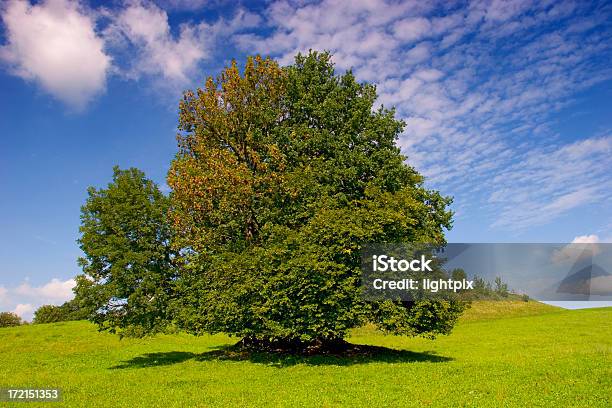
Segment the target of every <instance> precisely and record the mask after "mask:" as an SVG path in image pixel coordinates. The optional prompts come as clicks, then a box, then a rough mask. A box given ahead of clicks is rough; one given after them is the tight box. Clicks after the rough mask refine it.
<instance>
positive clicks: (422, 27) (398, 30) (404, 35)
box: [393, 17, 431, 42]
mask: <svg viewBox="0 0 612 408" xmlns="http://www.w3.org/2000/svg"><path fill="white" fill-rule="evenodd" d="M393 32H394V33H395V36H396V37H397V38H398V39H399V40H402V41H406V42H410V41H416V40H419V39H421V38H423V37H426V36H428V35H431V23H430V22H429V20H428V19H426V18H423V17H415V18H407V19H404V20H400V21H398V22H396V23H395V25H394V26H393Z"/></svg>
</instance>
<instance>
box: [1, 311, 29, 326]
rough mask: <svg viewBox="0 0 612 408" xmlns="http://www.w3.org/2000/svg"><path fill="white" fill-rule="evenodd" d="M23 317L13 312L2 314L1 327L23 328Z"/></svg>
mask: <svg viewBox="0 0 612 408" xmlns="http://www.w3.org/2000/svg"><path fill="white" fill-rule="evenodd" d="M22 324H23V321H22V320H21V317H19V316H17V314H15V313H13V312H0V327H12V326H21V325H22Z"/></svg>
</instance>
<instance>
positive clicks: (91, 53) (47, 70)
mask: <svg viewBox="0 0 612 408" xmlns="http://www.w3.org/2000/svg"><path fill="white" fill-rule="evenodd" d="M2 20H3V22H4V25H5V27H6V38H7V43H6V44H5V45H4V46H2V48H0V59H1V60H2V61H4V63H5V64H8V66H9V69H10V70H11V72H12V73H13V74H15V75H17V76H19V77H21V78H23V79H25V80H29V81H30V80H31V81H34V82H36V83H38V84H39V85H40V86H41V87H42V88H43V89H44V90H45V91H46V92H48V93H50V94H51V95H53V96H55V97H56V98H57V99H59V100H61V101H62V102H64V103H66V104H67V105H68V106H70V107H71V108H72V109H75V110H81V109H83V108H84V107H85V106H86V105H87V103H88V102H89V101H91V99H92V98H93V97H94V96H96V95H97V94H99V93H100V92H102V91H103V90H104V88H105V85H106V76H107V73H108V70H109V68H110V66H111V57H110V56H108V55H107V54H106V53H105V51H104V42H103V40H102V39H101V38H100V37H99V36H98V35H97V34H96V32H95V21H94V19H93V18H92V17H90V16H88V15H87V14H86V13H85V11H84V10H83V9H81V8H80V7H79V6H78V5H77V3H76V2H73V1H69V0H46V1H43V2H42V3H40V4H36V5H30V4H29V2H27V1H19V0H12V1H10V2H8V3H7V4H6V5H5V6H4V8H3V10H2Z"/></svg>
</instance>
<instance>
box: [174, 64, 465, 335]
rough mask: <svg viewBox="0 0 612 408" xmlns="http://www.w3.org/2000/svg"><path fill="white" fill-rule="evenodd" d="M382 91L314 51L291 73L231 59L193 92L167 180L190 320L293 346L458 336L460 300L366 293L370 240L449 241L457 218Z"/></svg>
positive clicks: (181, 311) (184, 322)
mask: <svg viewBox="0 0 612 408" xmlns="http://www.w3.org/2000/svg"><path fill="white" fill-rule="evenodd" d="M376 97H377V95H376V89H375V87H374V86H373V85H369V84H363V83H359V82H357V81H356V80H355V77H354V76H353V75H352V73H351V72H347V73H344V74H342V75H337V74H336V73H335V72H334V67H333V64H332V63H331V61H330V55H329V54H327V53H315V52H312V53H309V54H308V55H298V56H297V57H296V60H295V63H294V64H293V65H291V66H288V67H285V68H281V67H279V66H278V65H277V64H276V62H274V61H273V60H270V59H262V58H259V57H256V58H249V59H248V60H247V63H246V66H245V68H244V70H243V72H240V70H239V68H238V67H237V64H236V63H235V62H234V63H232V65H231V66H230V67H228V68H227V69H225V70H224V71H223V73H222V74H221V76H220V77H219V78H218V79H217V80H214V79H212V78H209V79H208V81H207V82H206V85H205V87H204V88H203V89H197V90H196V91H192V92H187V93H186V94H185V96H184V99H183V101H182V102H181V104H180V120H179V128H180V130H181V133H180V135H179V153H178V154H177V156H176V158H175V159H174V161H173V162H172V166H171V169H170V172H169V175H168V184H169V185H170V187H171V188H172V190H173V193H172V194H171V223H172V225H173V228H174V230H175V233H176V236H175V240H174V245H175V248H177V249H180V251H181V258H180V260H181V265H182V266H181V268H180V270H179V272H178V275H177V277H176V279H175V280H174V281H173V285H174V289H175V292H174V294H173V300H172V302H171V303H172V306H171V309H172V319H173V321H174V322H175V323H176V324H177V325H178V326H179V327H180V328H182V329H184V330H187V331H189V332H191V333H194V334H201V333H204V332H208V333H215V332H226V333H230V334H234V335H237V336H240V337H242V338H244V339H245V342H248V343H251V344H257V345H263V344H275V345H292V346H296V347H308V346H310V345H313V344H326V343H334V342H338V341H339V340H341V339H342V338H343V337H344V336H345V335H346V334H347V332H348V330H349V329H351V328H353V327H356V326H359V325H362V324H364V323H366V322H372V323H374V324H376V325H378V327H380V328H381V329H383V330H385V331H388V332H392V333H396V334H404V335H424V336H429V337H434V336H436V335H438V334H446V333H449V332H450V330H451V329H452V327H453V325H454V323H455V321H456V319H457V317H458V316H459V314H460V313H461V311H462V304H461V303H460V302H457V301H453V300H444V299H437V300H421V301H414V302H393V301H389V300H386V301H376V302H374V301H369V302H368V301H366V300H364V298H363V297H362V292H361V286H360V278H361V272H360V262H361V261H360V250H361V249H362V245H363V244H364V243H372V242H379V243H384V242H393V243H404V242H405V243H409V242H427V243H436V244H442V243H444V231H445V229H448V228H450V227H451V215H452V214H451V212H450V211H449V210H448V205H449V203H450V201H451V200H450V199H449V198H447V197H444V196H441V195H440V194H439V193H438V192H437V191H432V190H428V189H426V188H425V187H424V186H423V178H422V177H421V176H420V175H419V174H418V173H417V172H416V171H415V170H414V169H413V168H412V167H410V166H409V165H407V164H406V163H405V159H406V158H405V157H404V156H402V155H401V153H400V150H399V148H398V147H397V144H396V142H397V138H398V135H399V134H400V133H401V131H402V129H403V126H404V124H403V122H402V121H399V120H397V119H396V118H395V113H394V111H393V110H392V109H385V108H382V107H381V108H378V109H375V108H374V104H375V101H376Z"/></svg>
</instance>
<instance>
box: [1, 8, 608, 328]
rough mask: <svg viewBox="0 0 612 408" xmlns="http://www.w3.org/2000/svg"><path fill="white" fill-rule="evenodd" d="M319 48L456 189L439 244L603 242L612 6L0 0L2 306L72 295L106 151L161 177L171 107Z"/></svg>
mask: <svg viewBox="0 0 612 408" xmlns="http://www.w3.org/2000/svg"><path fill="white" fill-rule="evenodd" d="M309 49H314V50H329V51H331V52H332V53H333V55H334V56H333V61H334V62H335V64H336V69H337V72H338V73H342V72H344V71H345V70H347V69H352V70H353V72H354V73H355V75H356V77H357V78H358V80H360V81H367V82H370V83H374V84H376V85H377V89H378V94H379V99H378V102H377V103H378V104H379V105H383V106H385V107H392V106H394V107H395V108H396V112H397V116H398V117H400V118H402V119H403V120H404V121H405V122H406V126H405V129H404V131H403V133H402V134H401V136H400V138H399V140H398V143H399V145H400V146H401V148H402V151H403V152H404V154H405V155H406V156H407V157H408V159H407V161H408V163H409V164H411V165H413V166H415V167H416V168H417V169H418V170H419V171H420V172H421V173H422V174H424V175H425V177H426V185H427V186H428V187H429V188H435V189H438V190H440V191H441V192H442V193H444V194H446V195H451V196H453V197H454V203H453V207H452V208H453V210H454V211H455V212H456V215H455V222H454V227H453V229H452V230H451V231H449V232H448V234H447V239H448V241H449V242H559V243H563V242H612V205H611V203H612V159H611V157H612V103H610V100H611V99H612V64H611V61H612V4H611V3H610V2H608V3H606V2H572V1H547V0H544V1H524V0H518V1H496V0H494V1H469V2H463V1H459V2H453V1H440V2H435V1H431V2H422V1H402V2H399V1H385V0H354V1H338V0H335V1H323V2H310V1H296V2H292V1H285V0H279V1H266V2H247V1H243V2H240V1H224V0H211V1H206V0H160V1H157V2H153V1H120V0H117V1H105V2H99V1H91V2H88V1H86V0H81V1H76V0H42V1H36V2H32V1H31V0H25V1H21V0H8V1H2V2H0V188H1V189H0V191H1V197H2V198H1V199H0V231H2V234H0V310H10V311H15V312H17V313H18V314H20V315H21V316H23V317H24V318H26V319H30V318H31V316H32V312H33V311H34V310H35V308H36V307H38V306H40V305H41V304H46V303H52V304H61V303H62V302H63V301H65V300H66V299H69V298H70V297H71V296H72V292H71V288H72V286H73V285H74V281H73V278H74V276H75V275H77V274H78V273H79V268H78V265H77V262H76V260H77V258H78V257H79V256H80V255H81V253H80V250H79V248H78V244H77V243H76V240H77V239H78V237H79V232H78V228H79V223H80V220H79V215H80V206H81V205H82V204H83V203H84V201H85V199H86V189H87V187H88V186H96V187H102V186H104V185H106V183H108V182H109V181H110V179H111V177H112V167H113V166H114V165H119V166H121V167H123V168H125V167H131V166H134V167H138V168H140V169H142V170H143V171H145V173H146V174H147V175H148V176H149V177H150V178H152V179H154V180H155V181H156V182H158V183H159V184H160V185H161V186H162V188H163V189H164V190H165V191H166V192H167V191H168V187H167V185H166V184H165V182H164V180H165V175H166V172H167V170H168V167H169V164H170V161H171V160H172V158H173V156H174V154H175V152H176V140H175V136H176V125H177V106H178V101H179V99H180V97H181V94H182V92H183V91H184V90H186V89H194V88H195V87H197V86H202V85H203V83H204V80H205V78H206V77H208V76H209V75H213V76H216V75H217V74H218V73H219V72H220V70H221V69H222V68H223V67H224V66H226V65H227V64H229V63H230V61H231V59H232V58H235V59H236V60H238V61H239V62H241V63H242V62H244V59H245V57H246V56H247V55H252V54H256V53H259V54H262V55H270V56H272V57H274V58H276V59H278V60H279V61H280V62H281V63H282V64H284V65H285V64H289V63H291V62H292V59H293V56H294V55H295V54H296V53H298V52H307V51H308V50H309Z"/></svg>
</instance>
